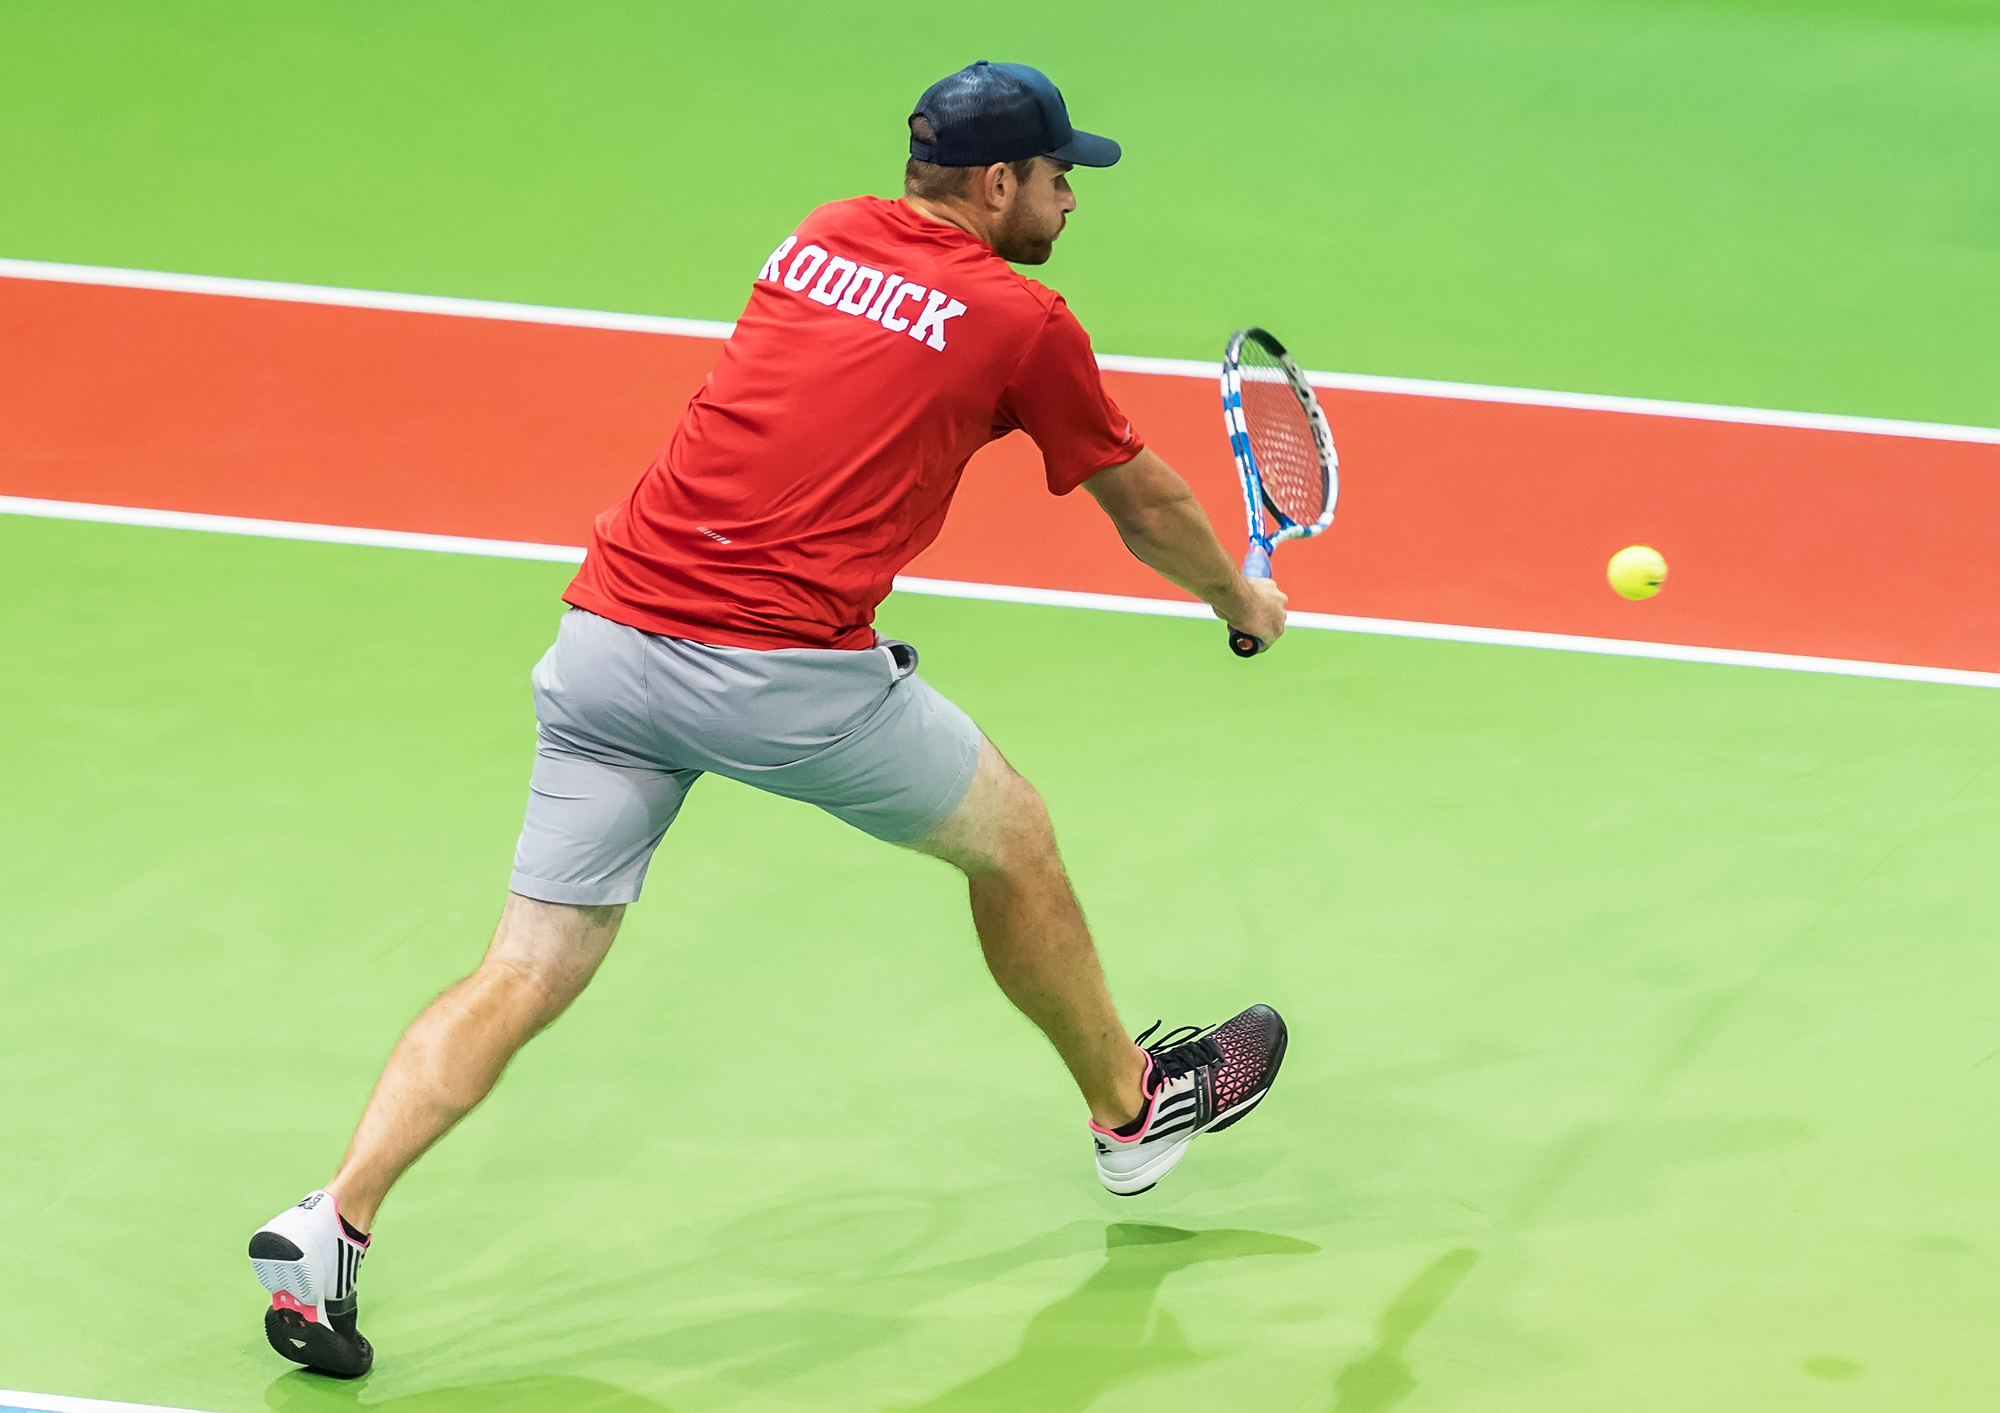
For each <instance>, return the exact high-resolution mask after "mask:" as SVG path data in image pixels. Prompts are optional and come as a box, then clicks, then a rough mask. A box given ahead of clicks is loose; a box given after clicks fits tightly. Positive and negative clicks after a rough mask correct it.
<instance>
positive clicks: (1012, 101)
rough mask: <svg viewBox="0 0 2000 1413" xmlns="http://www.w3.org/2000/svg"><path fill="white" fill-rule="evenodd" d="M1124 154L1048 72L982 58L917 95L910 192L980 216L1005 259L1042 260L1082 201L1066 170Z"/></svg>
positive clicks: (907, 175)
mask: <svg viewBox="0 0 2000 1413" xmlns="http://www.w3.org/2000/svg"><path fill="white" fill-rule="evenodd" d="M1118 157H1119V150H1118V144H1117V143H1115V142H1113V141H1112V140H1111V139H1110V138H1108V137H1098V136H1097V135H1096V134H1095V133H1087V132H1078V131H1077V130H1076V129H1075V128H1074V127H1072V126H1070V121H1069V109H1068V108H1067V107H1066V106H1065V105H1064V103H1063V97H1062V94H1061V92H1060V91H1059V90H1058V89H1057V88H1056V86H1055V85H1054V84H1053V83H1051V82H1049V79H1048V76H1047V75H1046V74H1044V73H1042V72H1041V71H1040V70H1039V69H1031V68H1029V67H1028V66H1027V65H1026V64H991V63H988V62H987V61H986V60H984V59H981V60H980V61H979V62H978V63H976V64H972V65H969V66H968V67H966V68H963V69H960V70H959V71H958V72H957V73H955V74H951V75H949V76H947V77H945V78H942V79H939V80H938V81H937V82H936V83H934V84H932V85H931V86H930V87H929V88H927V89H925V90H924V96H923V97H922V98H919V99H918V100H917V108H916V111H915V112H914V113H912V114H910V160H909V164H908V165H907V166H906V167H905V168H904V169H903V191H904V194H905V195H906V196H912V197H916V198H919V199H920V200H923V201H925V202H931V203H936V204H939V205H945V206H949V207H952V208H953V209H954V210H956V211H958V212H960V213H961V214H963V215H965V216H967V217H970V218H971V219H972V220H973V222H974V224H975V225H976V227H977V231H978V234H980V235H981V236H982V237H983V238H985V239H986V240H988V241H989V242H990V243H991V244H992V246H993V248H994V250H995V251H997V252H998V253H999V254H1000V256H1001V257H1002V258H1004V259H1007V260H1011V261H1014V262H1015V263H1017V264H1022V265H1039V264H1042V263H1043V262H1044V261H1046V260H1047V259H1048V258H1049V255H1050V253H1051V251H1052V250H1053V249H1054V247H1055V240H1056V237H1057V236H1059V235H1061V234H1062V229H1063V223H1064V221H1065V220H1066V219H1067V218H1068V216H1069V213H1070V212H1071V211H1074V210H1075V209H1076V196H1075V193H1073V192H1072V191H1071V190H1070V185H1069V178H1068V177H1067V176H1066V175H1065V173H1067V172H1068V171H1069V170H1070V168H1071V167H1073V166H1082V167H1108V166H1110V165H1111V164H1112V163H1114V162H1116V161H1117V160H1118Z"/></svg>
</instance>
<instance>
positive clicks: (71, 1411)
mask: <svg viewBox="0 0 2000 1413" xmlns="http://www.w3.org/2000/svg"><path fill="white" fill-rule="evenodd" d="M6 1408H25V1409H28V1410H30V1413H197V1410H195V1409H192V1408H167V1407H164V1406H163V1405H161V1404H157V1403H107V1402H106V1401H105V1400H103V1399H101V1398H68V1397H65V1396H64V1395H62V1394H59V1393H20V1392H17V1391H16V1390H13V1389H5V1388H0V1409H6Z"/></svg>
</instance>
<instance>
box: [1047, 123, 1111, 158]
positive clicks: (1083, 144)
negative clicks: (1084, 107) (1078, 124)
mask: <svg viewBox="0 0 2000 1413" xmlns="http://www.w3.org/2000/svg"><path fill="white" fill-rule="evenodd" d="M1043 155H1044V156H1046V157H1053V158H1055V159H1056V160H1057V161H1058V162H1068V163H1071V164H1072V165H1074V166H1078V167H1109V166H1110V165H1112V164H1113V163H1114V162H1116V161H1117V160H1118V159H1119V158H1120V157H1121V156H1123V155H1124V154H1123V153H1122V152H1121V151H1120V150H1119V147H1118V144H1117V143H1115V142H1113V141H1112V140H1111V139H1110V138H1108V137H1099V136H1098V135H1097V134H1096V133H1094V132H1078V131H1076V130H1075V129H1074V128H1072V129H1070V135H1069V141H1068V142H1065V143H1064V144H1063V145H1062V146H1061V147H1058V148H1056V149H1055V150H1054V151H1053V152H1046V153H1044V154H1043Z"/></svg>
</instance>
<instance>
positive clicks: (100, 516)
mask: <svg viewBox="0 0 2000 1413" xmlns="http://www.w3.org/2000/svg"><path fill="white" fill-rule="evenodd" d="M0 515H33V516H38V517H40V518H42V519H45V520H94V521H96V522H97V523H99V524H101V525H143V526H145V527H146V528H148V529H152V530H206V531H208V532H209V533H211V534H216V535H256V536H258V537H259V538H262V539H267V540H314V541H317V542H319V543H321V544H329V545H367V546H370V547H372V548H375V549H408V550H434V551H436V552H437V553H439V554H483V555H490V556H492V557H494V558H498V559H546V560H553V561H555V562H557V563H560V564H581V563H583V550H582V549H581V548H580V547H578V546H576V545H538V544H536V543H534V542H533V541H532V540H479V539H473V538H472V537H470V536H467V535H424V534H418V533H416V532H415V531H411V530H370V529H365V528H362V527H360V526H356V525H314V524H310V523H308V522H306V521H302V520H252V519H249V518H247V517H245V516H241V515H201V514H197V513H195V512H193V511H188V510H149V509H146V508H145V507H143V506H133V505H93V504H91V503H90V502H88V501H79V500H33V499H30V498H29V497H27V496H0Z"/></svg>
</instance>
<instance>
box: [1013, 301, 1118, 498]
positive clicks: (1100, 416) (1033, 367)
mask: <svg viewBox="0 0 2000 1413" xmlns="http://www.w3.org/2000/svg"><path fill="white" fill-rule="evenodd" d="M997 410H998V413H999V418H998V425H997V426H996V427H995V429H994V430H995V431H996V432H1005V431H1008V430H1011V429H1013V428H1016V427H1018V428H1020V429H1021V430H1022V431H1024V432H1026V433H1027V434H1028V435H1029V436H1030V437H1032V438H1034V442H1035V445H1036V446H1038V447H1040V448H1041V450H1042V464H1043V466H1044V468H1045V469H1046V471H1047V473H1048V481H1049V490H1050V491H1051V492H1052V493H1053V494H1055V495H1059V496H1062V495H1068V494H1069V493H1070V492H1071V491H1073V490H1075V489H1076V488H1077V487H1078V486H1080V485H1082V484H1083V483H1084V482H1085V481H1088V480H1089V479H1090V478H1091V477H1092V476H1095V475H1096V474H1097V473H1098V472H1100V471H1102V470H1104V469H1106V468H1107V467H1111V466H1122V465H1124V464H1125V463H1126V462H1128V461H1130V460H1131V459H1132V458H1133V457H1135V456H1137V455H1138V454H1139V452H1140V450H1141V449H1142V448H1143V447H1144V446H1145V445H1146V444H1145V443H1144V442H1143V441H1141V440H1140V439H1139V434H1138V433H1137V432H1136V431H1134V430H1133V428H1132V423H1131V422H1130V420H1128V419H1127V418H1126V416H1125V414H1124V413H1123V412H1121V411H1119V410H1118V404H1117V403H1115V402H1113V401H1112V400H1111V397H1110V395H1109V394H1108V393H1106V392H1105V391H1104V380H1103V379H1102V378H1100V377H1099V376H1098V372H1097V359H1096V357H1095V356H1094V355H1093V354H1092V353H1091V351H1090V335H1088V334H1086V333H1085V332H1084V331H1083V325H1081V324H1079V323H1078V322H1077V321H1076V316H1075V315H1074V314H1072V313H1070V312H1069V306H1068V305H1067V304H1065V303H1064V302H1063V301H1062V298H1061V296H1057V298H1056V302H1055V304H1054V306H1053V307H1052V308H1051V309H1050V310H1049V315H1048V318H1047V319H1045V320H1044V321H1043V323H1042V329H1041V332H1040V333H1039V334H1037V335H1036V336H1035V341H1034V343H1033V344H1032V345H1030V346H1029V348H1028V352H1027V356H1026V357H1024V358H1022V360H1021V362H1020V365H1019V366H1018V367H1016V368H1015V369H1014V376H1013V377H1011V378H1010V379H1008V381H1007V386H1006V388H1005V389H1004V390H1003V391H1002V392H1001V394H1000V405H999V408H998V409H997Z"/></svg>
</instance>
